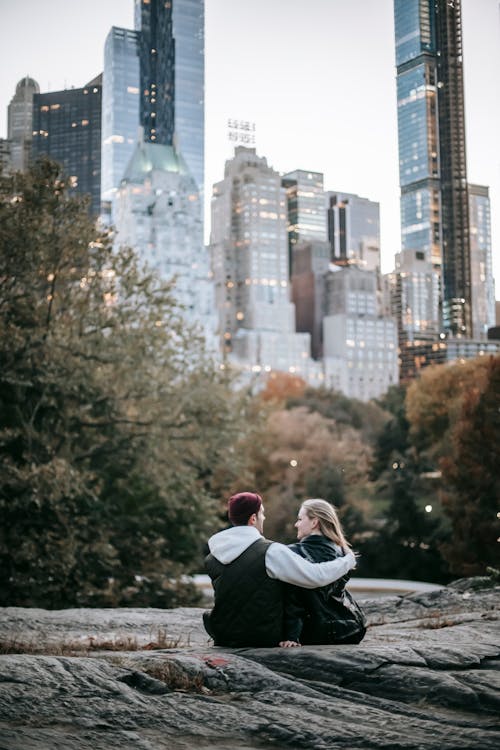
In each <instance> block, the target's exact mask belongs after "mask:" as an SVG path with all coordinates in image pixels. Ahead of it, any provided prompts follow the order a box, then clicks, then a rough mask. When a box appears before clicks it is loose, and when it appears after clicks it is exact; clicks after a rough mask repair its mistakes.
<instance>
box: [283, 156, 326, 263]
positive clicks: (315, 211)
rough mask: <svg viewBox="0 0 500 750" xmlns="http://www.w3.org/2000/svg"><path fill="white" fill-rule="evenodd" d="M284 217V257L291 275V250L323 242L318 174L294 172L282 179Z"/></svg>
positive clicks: (323, 218) (322, 200) (322, 201)
mask: <svg viewBox="0 0 500 750" xmlns="http://www.w3.org/2000/svg"><path fill="white" fill-rule="evenodd" d="M282 184H283V187H284V188H285V189H286V199H287V213H288V257H289V263H290V274H293V273H294V249H295V246H296V245H297V243H298V242H300V241H302V240H306V241H308V240H313V241H317V240H319V241H325V240H326V237H327V234H326V213H325V195H324V192H323V175H322V174H321V172H308V171H306V170H303V169H296V170H295V171H294V172H288V174H285V175H283V178H282Z"/></svg>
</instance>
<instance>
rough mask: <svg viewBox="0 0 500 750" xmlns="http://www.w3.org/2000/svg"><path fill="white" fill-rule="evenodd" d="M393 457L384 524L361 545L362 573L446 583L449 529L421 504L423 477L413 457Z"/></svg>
mask: <svg viewBox="0 0 500 750" xmlns="http://www.w3.org/2000/svg"><path fill="white" fill-rule="evenodd" d="M393 457H394V461H393V465H392V470H391V473H390V474H389V475H388V490H389V497H390V503H389V507H388V509H387V511H386V513H385V518H384V524H383V526H382V528H381V529H379V530H378V531H377V532H376V533H374V534H372V535H371V536H370V537H369V538H368V539H367V541H365V542H364V543H362V544H360V546H359V549H360V552H361V557H360V561H359V564H358V571H359V574H360V575H367V576H370V577H371V576H380V577H389V578H407V579H410V580H418V581H436V582H439V583H446V582H447V581H448V580H449V572H448V568H447V566H446V564H445V562H444V560H443V558H442V556H441V553H440V545H441V544H442V542H443V539H444V538H445V536H446V531H445V529H444V527H443V526H442V524H441V521H440V519H438V518H432V517H431V516H430V515H429V514H428V513H426V512H425V511H424V510H422V509H421V508H420V507H419V505H418V502H417V498H418V496H419V494H420V492H421V488H420V486H419V484H420V480H419V475H418V467H417V466H416V465H415V464H414V462H413V461H412V459H411V457H409V456H408V455H407V456H404V457H403V456H397V455H396V454H394V456H393Z"/></svg>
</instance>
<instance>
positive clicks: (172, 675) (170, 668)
mask: <svg viewBox="0 0 500 750" xmlns="http://www.w3.org/2000/svg"><path fill="white" fill-rule="evenodd" d="M141 671H142V672H145V673H146V674H148V675H149V676H150V677H154V679H155V680H160V681H161V682H164V683H165V685H167V686H168V687H169V688H170V689H171V690H176V691H179V692H186V693H192V692H195V693H204V692H206V691H207V689H206V688H205V685H204V683H203V675H202V674H187V673H186V672H184V671H183V670H182V669H181V667H179V666H178V665H177V664H174V663H173V662H171V661H163V660H162V661H161V662H159V663H158V664H147V665H141Z"/></svg>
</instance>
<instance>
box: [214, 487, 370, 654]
mask: <svg viewBox="0 0 500 750" xmlns="http://www.w3.org/2000/svg"><path fill="white" fill-rule="evenodd" d="M228 516H229V520H230V522H231V524H232V527H231V528H229V529H225V530H224V531H219V532H218V533H217V534H214V535H213V536H211V537H210V539H209V540H208V548H209V550H210V554H209V555H208V556H207V557H206V559H205V567H206V569H207V572H208V574H209V576H210V578H211V580H212V585H213V588H214V607H213V609H212V610H211V611H210V612H205V613H204V615H203V622H204V625H205V629H206V631H207V633H208V634H209V635H210V636H211V637H212V638H213V640H214V644H215V645H216V646H228V647H231V648H242V647H245V646H253V647H262V648H265V647H270V646H278V645H279V642H280V641H282V640H283V610H284V605H283V599H284V587H283V585H282V582H284V583H292V584H294V585H295V586H302V587H303V588H308V589H314V588H318V587H320V586H325V585H327V584H329V583H332V582H333V581H336V580H337V579H338V578H341V577H342V576H343V575H345V574H346V573H347V572H348V571H349V570H351V569H352V568H354V567H355V565H356V558H355V557H354V554H353V553H352V552H351V551H350V550H348V551H346V554H345V556H344V557H339V558H337V559H336V560H331V561H329V562H323V563H312V562H309V561H308V560H306V559H304V558H303V557H300V555H296V554H295V553H294V552H292V551H291V550H290V549H289V548H288V547H287V546H286V545H285V544H280V543H279V542H272V541H269V540H268V539H265V538H264V537H263V530H264V520H265V515H264V506H263V504H262V498H261V497H260V495H257V494H256V493H255V492H240V493H238V494H237V495H233V496H232V497H230V498H229V502H228Z"/></svg>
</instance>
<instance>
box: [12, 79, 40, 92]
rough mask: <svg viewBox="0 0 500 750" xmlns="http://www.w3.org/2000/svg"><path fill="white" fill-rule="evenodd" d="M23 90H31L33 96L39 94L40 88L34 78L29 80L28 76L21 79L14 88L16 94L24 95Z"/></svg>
mask: <svg viewBox="0 0 500 750" xmlns="http://www.w3.org/2000/svg"><path fill="white" fill-rule="evenodd" d="M24 89H33V90H34V93H35V94H39V93H40V86H39V85H38V83H37V82H36V81H35V79H34V78H30V77H29V76H24V78H21V80H20V81H19V83H18V84H17V86H16V94H22V93H24Z"/></svg>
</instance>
